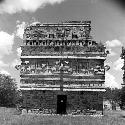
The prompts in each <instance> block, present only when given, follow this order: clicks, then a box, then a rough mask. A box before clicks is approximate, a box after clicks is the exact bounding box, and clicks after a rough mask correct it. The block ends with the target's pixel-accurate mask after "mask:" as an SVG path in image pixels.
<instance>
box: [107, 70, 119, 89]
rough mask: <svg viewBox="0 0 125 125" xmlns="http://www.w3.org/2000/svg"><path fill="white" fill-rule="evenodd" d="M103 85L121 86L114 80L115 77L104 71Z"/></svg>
mask: <svg viewBox="0 0 125 125" xmlns="http://www.w3.org/2000/svg"><path fill="white" fill-rule="evenodd" d="M105 86H106V87H110V88H120V87H121V86H120V85H119V84H118V83H117V82H116V79H115V77H114V76H113V75H111V74H110V73H109V72H106V73H105Z"/></svg>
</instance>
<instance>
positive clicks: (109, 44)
mask: <svg viewBox="0 0 125 125" xmlns="http://www.w3.org/2000/svg"><path fill="white" fill-rule="evenodd" d="M106 46H107V47H117V46H122V43H121V41H119V40H117V39H114V40H111V41H106Z"/></svg>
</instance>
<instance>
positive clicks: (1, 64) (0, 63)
mask: <svg viewBox="0 0 125 125" xmlns="http://www.w3.org/2000/svg"><path fill="white" fill-rule="evenodd" d="M7 66H8V64H6V63H4V62H3V61H2V60H0V67H7Z"/></svg>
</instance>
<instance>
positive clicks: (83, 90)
mask: <svg viewBox="0 0 125 125" xmlns="http://www.w3.org/2000/svg"><path fill="white" fill-rule="evenodd" d="M90 31H91V21H65V22H59V23H43V24H41V23H39V22H36V23H32V24H31V25H28V26H27V27H26V28H25V30H24V36H23V45H22V46H21V49H22V53H21V57H20V59H21V65H20V89H21V91H22V95H23V107H26V108H28V109H32V108H34V109H35V108H36V109H40V110H45V109H48V110H49V112H51V113H56V114H66V113H70V112H72V111H74V110H80V111H83V110H85V109H90V110H91V109H93V110H96V111H102V110H103V93H104V92H105V70H106V67H105V66H104V61H105V60H106V57H107V52H106V47H105V46H104V45H103V44H102V43H100V42H96V41H94V40H93V39H92V36H91V34H90Z"/></svg>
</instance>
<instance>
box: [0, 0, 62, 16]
mask: <svg viewBox="0 0 125 125" xmlns="http://www.w3.org/2000/svg"><path fill="white" fill-rule="evenodd" d="M62 1H64V0H5V1H4V2H3V3H1V4H0V13H4V12H5V13H9V14H13V13H17V12H21V11H26V12H35V11H36V10H37V9H38V8H41V7H44V6H45V5H46V4H51V5H53V4H55V3H58V4H59V3H61V2H62Z"/></svg>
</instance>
